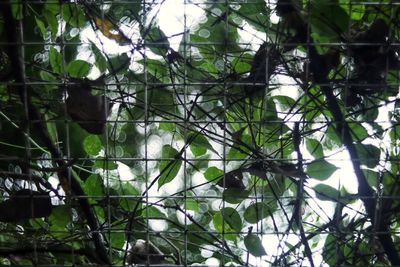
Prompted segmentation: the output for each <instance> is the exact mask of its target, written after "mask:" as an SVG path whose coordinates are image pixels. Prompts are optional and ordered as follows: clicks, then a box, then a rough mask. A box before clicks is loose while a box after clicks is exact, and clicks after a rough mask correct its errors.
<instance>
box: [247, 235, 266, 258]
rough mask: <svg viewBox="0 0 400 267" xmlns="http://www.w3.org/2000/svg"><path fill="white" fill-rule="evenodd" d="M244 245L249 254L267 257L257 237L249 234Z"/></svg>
mask: <svg viewBox="0 0 400 267" xmlns="http://www.w3.org/2000/svg"><path fill="white" fill-rule="evenodd" d="M244 245H245V246H246V248H247V250H248V251H249V253H250V254H251V255H253V256H255V257H262V256H264V255H267V253H266V252H265V249H264V246H263V245H262V242H261V239H260V238H259V237H258V236H257V235H253V234H249V235H246V236H245V237H244Z"/></svg>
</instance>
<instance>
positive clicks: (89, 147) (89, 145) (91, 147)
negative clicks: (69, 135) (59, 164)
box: [83, 134, 103, 156]
mask: <svg viewBox="0 0 400 267" xmlns="http://www.w3.org/2000/svg"><path fill="white" fill-rule="evenodd" d="M102 148H103V144H102V142H101V140H100V138H99V137H98V136H97V135H93V134H91V135H88V136H86V137H85V139H84V140H83V149H85V151H86V153H88V154H89V155H91V156H97V155H98V154H99V152H100V151H101V149H102Z"/></svg>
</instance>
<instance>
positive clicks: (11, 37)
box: [0, 1, 110, 264]
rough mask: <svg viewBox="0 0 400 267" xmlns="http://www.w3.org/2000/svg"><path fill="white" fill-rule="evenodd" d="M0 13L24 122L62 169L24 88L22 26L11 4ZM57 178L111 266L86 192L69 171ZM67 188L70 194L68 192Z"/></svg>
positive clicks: (0, 6) (59, 156)
mask: <svg viewBox="0 0 400 267" xmlns="http://www.w3.org/2000/svg"><path fill="white" fill-rule="evenodd" d="M0 10H2V13H3V17H4V21H5V25H7V27H4V30H5V34H6V37H7V41H8V43H9V44H8V45H7V53H8V56H9V58H10V59H11V65H12V71H13V76H14V79H15V82H16V84H18V93H19V96H20V99H21V102H22V103H23V104H24V105H25V106H26V108H27V109H28V110H27V114H28V118H27V119H28V120H29V122H32V121H34V122H35V123H34V124H33V127H34V128H36V130H37V131H38V133H39V137H40V139H41V141H42V142H43V143H44V144H45V145H46V147H47V148H48V149H49V151H50V153H51V155H52V158H53V160H54V161H55V162H56V163H57V165H58V166H60V167H61V166H65V164H66V163H65V162H64V160H63V155H62V153H61V151H60V150H59V149H58V148H57V147H56V146H55V145H54V143H53V141H52V139H51V137H50V135H49V132H48V129H47V127H46V125H45V124H44V123H43V119H42V117H41V115H40V113H39V111H38V110H37V109H36V107H35V106H34V105H33V104H32V101H31V97H30V93H29V90H28V88H27V86H26V75H25V65H24V56H23V54H22V53H21V51H20V50H21V48H20V47H19V48H18V47H17V48H16V47H15V45H16V44H20V41H21V40H20V38H18V35H17V33H21V30H22V29H21V25H18V24H17V21H16V20H15V19H14V17H13V15H12V10H11V3H10V1H2V2H1V3H0ZM57 174H58V177H59V179H60V183H61V184H62V185H63V188H64V190H65V189H66V188H67V190H65V191H66V193H68V191H71V192H72V193H73V194H74V195H75V196H79V198H78V202H79V204H80V206H81V208H82V211H83V213H84V214H85V217H86V220H87V223H88V225H89V227H90V230H91V231H92V236H93V242H94V244H95V247H96V250H97V256H98V261H100V262H101V263H106V264H110V259H109V258H108V252H107V249H106V247H105V246H104V239H103V236H102V235H101V233H100V232H99V228H100V227H99V223H98V221H97V218H96V216H95V214H94V212H93V210H92V209H91V207H90V204H89V201H88V199H87V198H86V197H85V192H84V191H83V189H82V187H81V186H80V184H79V181H78V180H77V179H76V178H75V177H73V176H72V175H71V173H70V170H69V168H61V169H60V170H58V172H57ZM69 184H70V190H68V188H69Z"/></svg>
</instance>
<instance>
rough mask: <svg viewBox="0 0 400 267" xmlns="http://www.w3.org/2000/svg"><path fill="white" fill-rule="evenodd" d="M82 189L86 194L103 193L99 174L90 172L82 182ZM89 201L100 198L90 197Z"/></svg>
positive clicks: (97, 194)
mask: <svg viewBox="0 0 400 267" xmlns="http://www.w3.org/2000/svg"><path fill="white" fill-rule="evenodd" d="M84 190H85V193H86V195H88V196H95V197H101V196H103V194H104V182H103V179H102V178H101V176H100V175H98V174H91V175H90V176H89V177H88V178H87V179H86V181H85V183H84ZM89 200H91V202H92V201H93V202H95V201H96V200H100V198H96V199H92V198H90V199H89Z"/></svg>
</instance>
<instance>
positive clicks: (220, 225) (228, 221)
mask: <svg viewBox="0 0 400 267" xmlns="http://www.w3.org/2000/svg"><path fill="white" fill-rule="evenodd" d="M213 222H214V227H215V229H216V230H217V231H218V232H220V233H226V232H240V231H241V230H242V219H241V218H240V215H239V213H238V212H237V211H236V210H235V209H233V208H223V209H221V211H219V212H217V213H216V214H215V215H214V217H213Z"/></svg>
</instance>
